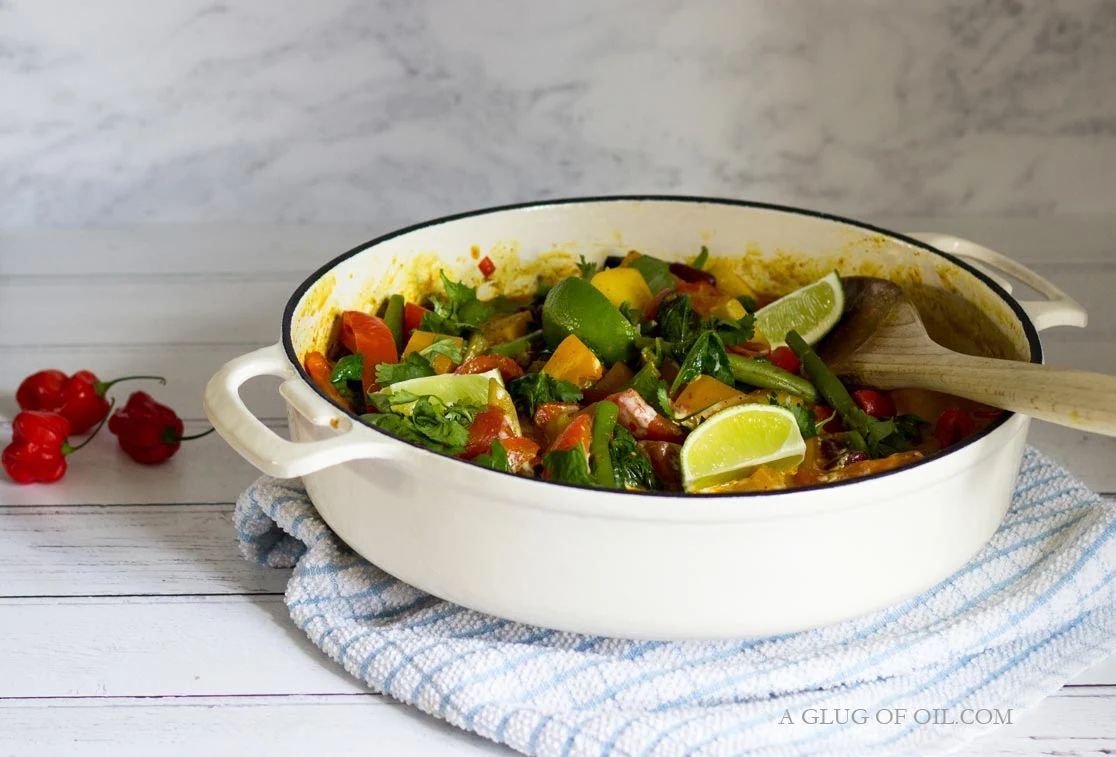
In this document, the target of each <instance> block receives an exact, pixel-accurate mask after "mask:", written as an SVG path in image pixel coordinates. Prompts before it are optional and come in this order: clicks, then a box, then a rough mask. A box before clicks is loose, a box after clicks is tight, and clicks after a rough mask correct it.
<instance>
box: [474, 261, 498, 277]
mask: <svg viewBox="0 0 1116 757" xmlns="http://www.w3.org/2000/svg"><path fill="white" fill-rule="evenodd" d="M477 268H479V269H480V272H481V275H482V276H484V277H485V278H486V279H487V278H488V277H489V276H491V275H492V274H493V273H495V271H496V264H495V263H493V262H492V258H490V257H488V256H487V255H485V256H484V257H483V258H481V261H480V262H479V263H477Z"/></svg>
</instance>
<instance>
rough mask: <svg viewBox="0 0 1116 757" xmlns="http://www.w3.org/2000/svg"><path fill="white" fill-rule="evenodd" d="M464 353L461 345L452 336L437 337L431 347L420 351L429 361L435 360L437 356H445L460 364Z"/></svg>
mask: <svg viewBox="0 0 1116 757" xmlns="http://www.w3.org/2000/svg"><path fill="white" fill-rule="evenodd" d="M462 353H463V350H462V348H461V345H459V344H457V343H456V342H454V341H453V337H450V336H439V337H435V338H434V342H433V343H432V344H431V345H430V346H429V347H425V348H423V349H421V350H419V354H420V355H422V356H423V357H424V358H426V359H427V360H433V359H434V356H435V355H445V356H446V357H448V358H449V359H450V360H452V361H453V362H455V363H458V364H460V363H461V361H462Z"/></svg>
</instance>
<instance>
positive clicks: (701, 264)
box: [690, 245, 709, 271]
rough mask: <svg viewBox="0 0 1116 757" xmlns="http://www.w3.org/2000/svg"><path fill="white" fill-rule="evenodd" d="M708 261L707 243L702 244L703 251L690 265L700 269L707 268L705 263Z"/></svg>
mask: <svg viewBox="0 0 1116 757" xmlns="http://www.w3.org/2000/svg"><path fill="white" fill-rule="evenodd" d="M708 262H709V248H708V247H706V246H705V245H702V246H701V252H700V253H698V256H697V257H696V258H694V262H693V263H691V264H690V265H691V266H693V267H694V268H696V269H698V270H699V271H700V270H702V269H703V268H705V264H706V263H708Z"/></svg>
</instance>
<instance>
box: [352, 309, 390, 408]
mask: <svg viewBox="0 0 1116 757" xmlns="http://www.w3.org/2000/svg"><path fill="white" fill-rule="evenodd" d="M404 310H406V308H404ZM340 338H341V344H343V345H345V347H347V348H348V349H349V352H352V353H359V354H360V355H361V356H362V357H363V358H364V372H363V373H362V374H361V384H362V385H363V386H364V392H365V394H367V393H368V391H369V390H375V389H376V388H378V386H377V384H376V366H377V365H379V364H380V363H397V362H399V349H398V347H397V345H396V344H395V337H393V336H392V335H391V329H390V328H389V327H388V325H387V324H386V323H384V321H383V319H382V318H377V317H376V316H374V315H368V313H362V312H361V311H359V310H346V311H345V312H344V313H342V314H341V334H340Z"/></svg>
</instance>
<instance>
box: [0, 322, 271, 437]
mask: <svg viewBox="0 0 1116 757" xmlns="http://www.w3.org/2000/svg"><path fill="white" fill-rule="evenodd" d="M262 346H264V343H263V342H257V343H247V344H217V345H205V346H199V345H189V344H186V345H183V344H158V345H117V346H108V347H106V346H99V345H75V346H65V347H57V346H41V347H40V346H31V347H25V348H20V349H8V350H6V351H5V352H4V358H3V359H2V360H0V415H8V417H10V416H11V415H14V413H15V412H16V405H15V399H14V395H15V391H16V389H17V388H18V387H19V384H20V382H21V381H23V379H24V378H26V377H27V376H29V375H31V374H32V373H34V372H36V371H41V370H43V369H45V368H57V369H59V370H62V371H65V372H66V373H74V372H76V371H79V370H83V369H85V370H92V371H93V372H94V373H96V374H97V376H98V377H99V378H101V379H104V380H110V379H113V378H116V377H118V376H135V375H141V374H142V375H155V376H164V377H166V379H167V384H166V386H161V385H159V384H158V383H156V382H151V381H129V382H126V383H123V384H118V385H117V386H116V387H114V388H113V389H112V390H111V396H115V397H116V398H117V401H118V402H124V401H125V400H126V399H127V398H128V395H129V394H130V393H132V392H134V391H138V390H141V389H142V390H143V391H145V392H148V393H149V394H151V395H152V396H153V397H155V399H157V400H159V401H160V402H162V403H165V404H167V405H170V406H171V407H173V408H174V409H175V410H176V411H177V412H178V414H179V415H180V416H181V417H182V418H184V419H189V420H203V419H204V417H205V416H204V413H203V412H202V406H201V397H202V392H203V391H204V389H205V385H206V382H208V381H209V378H210V377H211V376H212V375H213V374H214V373H216V372H217V370H218V369H219V368H220V367H221V366H222V365H224V364H225V363H226V362H228V361H229V360H232V359H233V358H235V357H239V356H240V355H243V354H245V353H247V352H251V351H252V350H255V349H257V348H259V347H262ZM278 387H279V379H276V378H273V377H270V376H264V377H262V378H259V379H256V380H254V381H249V382H248V383H247V384H245V385H244V386H243V387H242V389H241V397H243V398H244V402H245V403H246V404H247V405H248V407H249V408H250V409H251V410H252V411H253V412H255V413H256V415H257V416H258V417H260V418H262V419H266V420H268V421H271V422H273V423H283V422H285V420H286V417H287V411H286V403H284V401H283V398H282V397H280V396H279V391H278Z"/></svg>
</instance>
